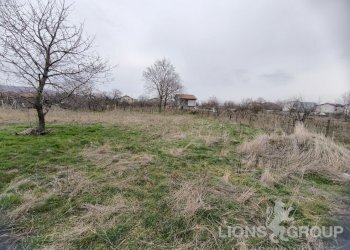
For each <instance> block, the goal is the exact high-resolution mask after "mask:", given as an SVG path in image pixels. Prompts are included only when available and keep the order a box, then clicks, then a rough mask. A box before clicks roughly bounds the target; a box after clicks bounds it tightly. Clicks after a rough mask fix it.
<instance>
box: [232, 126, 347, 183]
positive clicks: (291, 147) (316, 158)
mask: <svg viewBox="0 0 350 250" xmlns="http://www.w3.org/2000/svg"><path fill="white" fill-rule="evenodd" d="M238 152H239V153H240V154H242V155H243V157H244V160H245V162H246V164H247V165H248V166H255V167H258V168H262V169H264V171H263V175H262V177H261V181H262V182H263V183H265V184H268V185H271V184H272V183H274V182H276V181H277V180H278V177H286V176H288V175H290V174H294V173H305V172H306V173H307V172H316V173H319V174H321V175H326V176H328V177H332V178H338V179H339V178H340V179H341V178H342V176H343V174H344V173H350V151H349V150H347V149H346V148H344V147H342V146H340V145H338V144H336V143H335V142H334V141H332V140H330V139H328V138H326V137H325V136H323V135H321V134H314V133H311V132H309V131H307V130H306V129H305V128H304V127H303V125H301V124H298V125H297V126H296V128H295V132H294V133H293V134H291V135H276V134H272V135H261V136H259V137H257V138H256V139H254V140H253V141H250V142H247V143H244V144H242V145H241V146H240V147H239V148H238Z"/></svg>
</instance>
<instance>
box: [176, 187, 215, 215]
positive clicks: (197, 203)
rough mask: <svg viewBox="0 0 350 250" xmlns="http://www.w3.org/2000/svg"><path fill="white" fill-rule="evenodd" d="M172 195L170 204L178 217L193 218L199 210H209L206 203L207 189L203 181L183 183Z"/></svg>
mask: <svg viewBox="0 0 350 250" xmlns="http://www.w3.org/2000/svg"><path fill="white" fill-rule="evenodd" d="M171 194H172V195H171V197H170V199H169V202H170V205H171V207H172V209H173V211H174V213H175V214H177V215H180V216H184V217H192V216H193V215H194V214H195V213H196V211H197V210H199V209H208V208H209V207H208V206H207V204H206V203H205V197H206V195H207V188H206V186H205V184H204V181H203V180H201V181H198V182H191V181H186V182H182V183H181V184H180V187H179V188H178V189H177V190H174V192H172V193H171Z"/></svg>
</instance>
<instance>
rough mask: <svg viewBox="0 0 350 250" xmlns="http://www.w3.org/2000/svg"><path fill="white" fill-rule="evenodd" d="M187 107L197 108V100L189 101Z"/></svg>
mask: <svg viewBox="0 0 350 250" xmlns="http://www.w3.org/2000/svg"><path fill="white" fill-rule="evenodd" d="M187 105H188V106H189V107H195V106H196V100H188V103H187Z"/></svg>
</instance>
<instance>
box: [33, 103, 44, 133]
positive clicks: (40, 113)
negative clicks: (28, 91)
mask: <svg viewBox="0 0 350 250" xmlns="http://www.w3.org/2000/svg"><path fill="white" fill-rule="evenodd" d="M35 108H36V112H37V114H38V121H39V124H38V133H45V131H46V126H45V113H44V108H43V105H42V104H41V103H40V104H37V105H35Z"/></svg>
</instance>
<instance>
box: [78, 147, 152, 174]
mask: <svg viewBox="0 0 350 250" xmlns="http://www.w3.org/2000/svg"><path fill="white" fill-rule="evenodd" d="M82 155H83V157H85V158H86V159H88V160H90V161H92V162H93V163H94V164H95V165H96V166H98V167H100V168H104V169H105V171H106V173H107V174H108V175H110V174H117V175H119V176H121V175H123V174H124V173H125V172H126V171H129V170H135V169H138V168H140V167H143V166H147V165H149V164H150V163H151V162H152V161H153V158H154V157H153V156H152V155H149V154H146V153H142V154H132V153H129V152H123V153H121V152H115V151H113V149H112V147H111V146H110V145H109V144H104V145H90V146H88V147H86V148H85V149H84V150H83V151H82Z"/></svg>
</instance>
